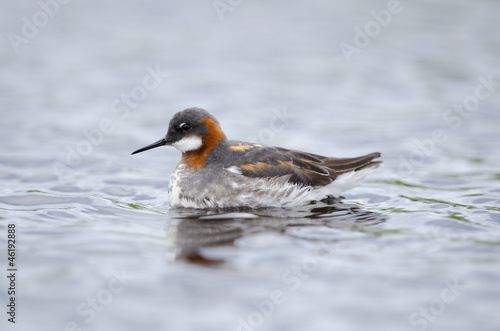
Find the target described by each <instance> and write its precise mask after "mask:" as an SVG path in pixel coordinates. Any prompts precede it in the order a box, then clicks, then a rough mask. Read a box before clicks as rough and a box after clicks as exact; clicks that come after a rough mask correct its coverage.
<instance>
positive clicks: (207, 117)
mask: <svg viewBox="0 0 500 331" xmlns="http://www.w3.org/2000/svg"><path fill="white" fill-rule="evenodd" d="M224 138H225V135H224V132H222V130H221V128H220V125H219V122H218V121H217V120H216V119H215V118H214V117H213V116H212V115H211V114H210V113H209V112H208V111H206V110H205V109H202V108H197V107H194V108H188V109H185V110H183V111H180V112H178V113H177V114H175V115H174V116H173V117H172V119H171V120H170V123H169V125H168V131H167V134H166V135H165V138H163V139H160V140H158V141H157V142H154V143H152V144H150V145H148V146H145V147H143V148H140V149H138V150H136V151H135V152H133V153H132V154H136V153H140V152H144V151H147V150H148V149H152V148H156V147H160V146H165V145H167V146H173V147H175V148H177V149H178V150H180V151H181V152H182V153H187V152H192V151H196V150H199V149H201V148H202V147H203V146H206V147H210V148H212V147H213V146H211V145H213V144H216V143H218V142H219V141H220V140H221V139H224Z"/></svg>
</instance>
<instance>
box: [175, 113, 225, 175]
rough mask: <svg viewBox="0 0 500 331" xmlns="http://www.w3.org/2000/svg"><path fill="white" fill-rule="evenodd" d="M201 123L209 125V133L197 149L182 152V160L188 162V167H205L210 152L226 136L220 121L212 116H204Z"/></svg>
mask: <svg viewBox="0 0 500 331" xmlns="http://www.w3.org/2000/svg"><path fill="white" fill-rule="evenodd" d="M200 122H201V123H203V124H205V125H206V126H207V134H206V135H205V137H204V138H203V145H202V146H201V148H200V149H198V150H196V151H191V152H187V153H184V154H182V159H181V161H182V162H184V163H186V164H187V166H188V168H198V169H200V168H203V167H205V166H206V165H207V156H208V154H209V153H210V152H211V151H212V150H213V149H214V148H215V147H216V146H217V145H219V143H220V142H221V140H223V139H225V138H226V135H225V134H224V132H223V131H222V129H221V128H220V125H219V123H217V121H215V120H214V119H212V118H203V119H201V120H200Z"/></svg>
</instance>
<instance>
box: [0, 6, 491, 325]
mask: <svg viewBox="0 0 500 331" xmlns="http://www.w3.org/2000/svg"><path fill="white" fill-rule="evenodd" d="M42 3H52V7H50V8H52V9H46V10H49V11H50V10H52V14H54V15H52V16H54V17H51V18H50V19H49V18H48V17H49V16H47V15H46V17H47V24H42V23H44V21H43V20H44V16H43V12H42V14H40V12H41V10H42V9H41V7H40V4H37V3H36V2H26V3H7V2H5V3H3V4H2V5H0V7H1V8H2V9H1V10H0V22H1V23H0V29H1V31H2V35H3V36H4V38H1V39H0V43H1V48H0V59H1V62H0V63H1V72H2V80H1V81H0V106H1V114H2V116H1V120H0V125H1V131H0V139H1V141H2V144H1V145H0V152H1V153H0V178H1V180H2V186H1V189H0V220H1V222H0V228H1V231H0V233H1V235H0V238H1V239H0V241H1V242H2V246H3V248H2V249H1V251H2V260H1V261H2V262H1V265H2V269H3V270H4V271H3V274H4V275H8V271H7V268H8V260H7V252H8V250H7V238H8V237H7V236H8V226H9V224H15V226H16V227H17V234H16V236H17V238H16V253H17V255H16V260H15V263H16V265H15V266H16V267H17V274H16V275H17V278H16V291H17V292H16V300H17V301H16V302H17V306H16V307H17V310H16V312H17V315H16V324H15V325H14V324H12V323H9V322H8V321H7V318H8V317H9V316H8V315H7V314H6V312H7V307H6V304H7V303H8V302H9V301H8V300H10V295H8V294H7V290H8V287H9V283H8V282H7V281H6V279H7V278H6V277H5V276H4V277H2V278H3V281H2V282H0V286H1V289H0V297H1V299H2V300H1V301H2V306H3V307H4V308H3V311H4V312H3V313H2V315H1V316H3V317H2V318H1V322H0V323H1V325H2V326H1V328H2V330H4V329H8V330H72V329H77V328H81V330H159V329H164V330H245V331H249V330H366V329H380V330H498V329H499V328H500V318H499V317H498V312H497V311H498V304H499V302H500V287H499V286H498V284H499V281H500V254H499V253H500V170H499V166H498V165H499V164H500V152H499V148H498V143H499V141H500V129H499V127H500V113H499V112H498V108H499V105H500V96H499V93H498V89H499V87H500V85H499V84H500V83H497V82H499V80H500V71H499V69H500V67H499V62H498V59H499V58H500V40H499V39H498V37H497V36H498V35H500V25H498V14H499V13H500V4H499V3H498V2H496V1H480V2H468V1H453V2H451V1H432V2H431V1H401V2H399V6H395V5H389V2H387V1H362V0H358V1H350V2H348V3H345V2H337V1H320V0H317V1H309V2H307V3H305V2H303V3H302V2H300V3H299V2H290V1H288V2H285V1H273V2H272V3H264V2H253V1H241V2H237V1H233V2H229V1H222V2H221V3H225V4H228V3H232V5H230V7H223V6H222V5H221V4H220V3H219V2H216V1H214V2H210V1H195V0H192V1H183V2H182V4H181V3H180V2H175V3H174V2H173V1H146V2H142V3H139V2H132V1H108V2H105V3H102V2H98V1H85V2H82V1H72V2H69V3H68V4H65V5H63V4H61V5H59V6H57V7H55V6H54V5H53V4H54V2H49V1H45V2H44V1H42ZM214 4H215V5H214ZM216 6H218V7H217V8H216ZM221 6H222V7H221ZM224 9H226V10H225V11H224ZM382 10H383V11H382ZM389 10H391V11H389ZM372 11H375V13H376V14H373V12H372ZM387 13H392V14H391V15H390V18H389V16H387ZM384 15H385V16H384ZM34 16H35V19H37V20H38V21H37V22H38V23H37V24H38V25H39V27H38V28H36V31H34V30H33V31H31V32H30V31H29V27H24V28H23V26H24V25H25V24H27V23H26V20H28V21H30V22H33V19H34ZM23 17H25V18H26V20H23ZM376 19H378V20H379V22H381V23H376V22H377V21H376ZM374 22H375V23H374ZM382 23H383V24H382ZM377 27H378V28H377ZM358 28H359V29H365V28H366V29H372V30H368V32H369V34H370V36H371V37H369V36H368V37H367V36H365V37H363V36H362V35H359V36H357V34H358V33H359V32H358V31H359V30H358ZM23 29H24V30H23ZM23 31H24V33H30V34H28V36H29V38H28V37H26V38H25V37H23ZM10 33H15V34H17V35H18V36H20V38H21V37H22V38H25V39H23V42H19V41H18V42H17V44H16V42H14V44H13V43H12V38H13V37H12V36H13V35H12V34H10ZM367 38H369V39H367ZM16 40H19V39H16ZM343 43H344V44H343ZM356 43H357V44H356ZM347 44H349V45H350V46H346V45H347ZM13 45H14V47H13ZM341 45H344V49H346V48H345V47H351V48H347V49H350V50H351V51H352V50H353V49H354V48H353V47H356V50H355V51H353V52H352V53H349V52H348V53H346V54H347V57H346V56H344V54H343V52H342V48H341ZM16 50H17V52H16ZM191 106H201V107H204V108H206V109H208V110H209V111H211V112H212V113H213V114H214V115H215V116H216V117H217V118H218V119H219V120H220V122H221V124H222V127H223V129H224V130H225V131H226V134H227V135H228V136H229V137H230V138H233V139H241V140H251V141H258V142H261V143H268V144H272V145H278V146H283V147H288V148H294V149H299V150H305V151H309V152H314V153H319V154H324V155H331V156H346V157H347V156H357V155H362V154H364V153H370V152H375V151H379V152H381V153H382V158H383V160H384V167H383V168H381V169H379V170H377V171H376V172H375V173H373V174H372V175H370V177H369V178H368V179H367V180H366V181H365V183H364V184H363V185H362V186H360V187H358V188H355V189H353V190H351V191H348V192H346V193H345V199H344V200H342V201H339V202H337V203H335V204H333V205H326V204H316V205H311V206H305V207H301V208H297V209H294V210H281V209H265V210H244V211H227V212H215V211H212V212H206V211H196V210H183V209H170V208H169V207H168V196H167V194H166V192H167V183H168V179H169V175H170V173H171V171H172V170H173V168H174V167H175V164H176V162H177V161H178V159H179V152H178V151H176V150H174V149H167V148H164V149H157V150H154V151H150V152H147V153H144V154H140V155H134V156H130V152H132V151H133V150H135V149H137V148H139V147H142V146H144V145H146V144H148V143H151V142H153V141H155V140H157V139H159V138H161V137H162V136H163V135H164V133H165V131H166V128H167V125H168V121H169V119H170V117H171V116H172V115H173V114H174V113H175V112H177V111H179V110H182V109H184V108H187V107H191Z"/></svg>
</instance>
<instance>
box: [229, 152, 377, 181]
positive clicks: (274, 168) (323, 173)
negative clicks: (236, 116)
mask: <svg viewBox="0 0 500 331" xmlns="http://www.w3.org/2000/svg"><path fill="white" fill-rule="evenodd" d="M229 148H230V150H231V152H232V153H233V156H234V157H233V158H232V161H231V162H230V163H229V164H228V165H227V168H230V167H237V169H238V171H239V172H240V173H241V174H242V175H243V176H247V177H252V178H257V177H261V178H262V177H280V176H289V178H288V182H290V183H294V184H302V185H305V186H325V185H328V184H330V183H331V182H332V181H334V180H335V178H337V177H338V176H339V175H341V174H343V173H347V172H351V171H357V170H360V169H363V168H365V167H371V166H374V165H376V164H379V163H380V162H379V161H375V162H372V160H373V159H375V158H377V157H379V156H380V153H372V154H368V155H364V156H360V157H354V158H329V157H325V156H321V155H317V154H311V153H305V152H300V151H295V150H289V149H285V148H279V147H273V146H264V145H259V144H247V143H242V142H238V143H235V144H232V145H230V146H229Z"/></svg>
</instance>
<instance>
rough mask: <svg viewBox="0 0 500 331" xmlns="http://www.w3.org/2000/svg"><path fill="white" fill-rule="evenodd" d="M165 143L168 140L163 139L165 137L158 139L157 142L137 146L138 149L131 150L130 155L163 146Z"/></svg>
mask: <svg viewBox="0 0 500 331" xmlns="http://www.w3.org/2000/svg"><path fill="white" fill-rule="evenodd" d="M165 145H168V142H167V141H166V140H165V138H163V139H160V140H158V141H157V142H154V143H152V144H151V145H147V146H145V147H143V148H139V149H138V150H136V151H135V152H133V153H132V154H131V155H134V154H137V153H140V152H144V151H147V150H148V149H153V148H156V147H160V146H165Z"/></svg>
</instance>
